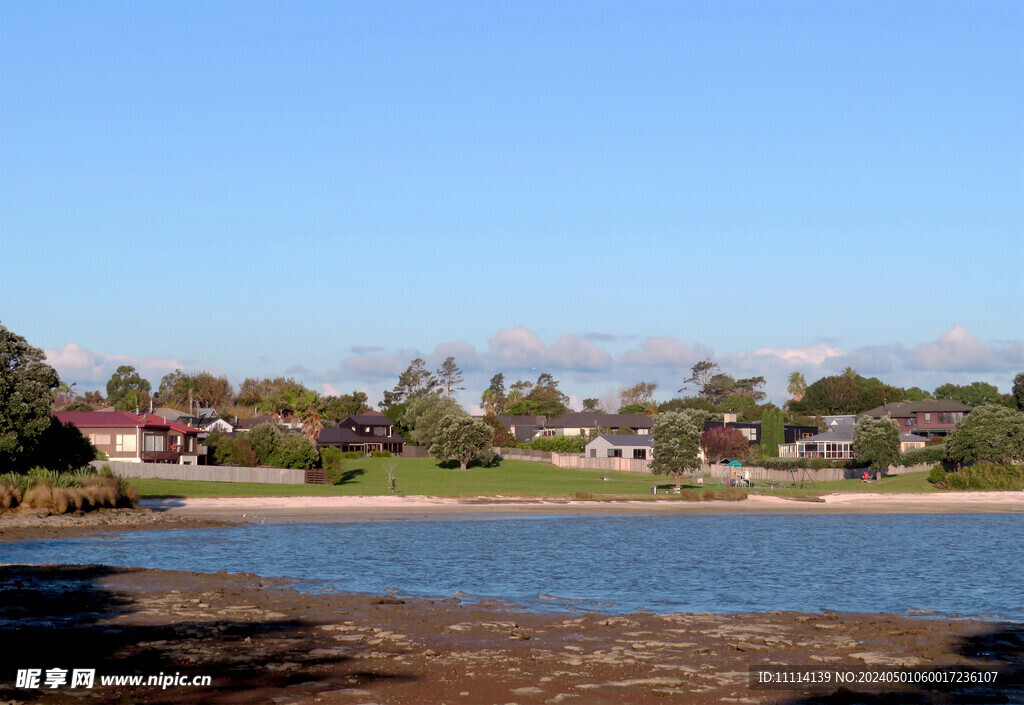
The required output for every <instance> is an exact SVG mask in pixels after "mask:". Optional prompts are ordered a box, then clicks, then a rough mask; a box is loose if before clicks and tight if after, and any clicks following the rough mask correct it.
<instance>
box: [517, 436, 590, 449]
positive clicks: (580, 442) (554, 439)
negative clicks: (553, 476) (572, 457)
mask: <svg viewBox="0 0 1024 705" xmlns="http://www.w3.org/2000/svg"><path fill="white" fill-rule="evenodd" d="M584 445H586V443H585V442H584V439H583V437H582V436H543V437H541V438H534V439H533V440H532V441H530V443H529V445H527V446H526V447H527V448H532V449H533V450H543V451H548V452H551V453H582V452H583V446H584Z"/></svg>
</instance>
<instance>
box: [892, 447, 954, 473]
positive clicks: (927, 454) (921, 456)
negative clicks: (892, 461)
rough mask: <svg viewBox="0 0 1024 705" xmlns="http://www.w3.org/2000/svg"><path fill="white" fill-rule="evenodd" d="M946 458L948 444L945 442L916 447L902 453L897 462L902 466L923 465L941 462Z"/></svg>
mask: <svg viewBox="0 0 1024 705" xmlns="http://www.w3.org/2000/svg"><path fill="white" fill-rule="evenodd" d="M945 458H946V446H945V445H944V444H941V443H940V444H938V445H930V446H925V447H924V448H914V449H913V450H908V451H907V452H906V453H902V454H900V459H899V461H897V464H898V465H900V466H902V467H905V468H907V467H910V466H912V465H922V464H924V463H941V462H942V461H943V460H945Z"/></svg>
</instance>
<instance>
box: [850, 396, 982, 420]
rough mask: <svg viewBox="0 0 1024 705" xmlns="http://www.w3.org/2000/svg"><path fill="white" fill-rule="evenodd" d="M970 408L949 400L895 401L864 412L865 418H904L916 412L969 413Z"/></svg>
mask: <svg viewBox="0 0 1024 705" xmlns="http://www.w3.org/2000/svg"><path fill="white" fill-rule="evenodd" d="M971 410H972V409H971V407H969V406H967V405H966V404H961V403H960V402H958V401H952V400H951V399H939V400H938V401H897V402H893V403H892V404H883V405H882V406H876V407H875V408H874V409H868V410H867V411H865V412H864V414H865V415H866V416H874V417H875V418H876V419H877V418H881V417H882V416H893V417H904V416H912V415H914V414H916V413H918V412H925V413H928V412H931V413H941V412H949V411H963V412H968V411H971Z"/></svg>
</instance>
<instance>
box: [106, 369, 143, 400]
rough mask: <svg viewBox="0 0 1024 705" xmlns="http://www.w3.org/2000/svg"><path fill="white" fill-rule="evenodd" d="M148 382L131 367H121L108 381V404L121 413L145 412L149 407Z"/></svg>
mask: <svg viewBox="0 0 1024 705" xmlns="http://www.w3.org/2000/svg"><path fill="white" fill-rule="evenodd" d="M150 389H151V387H150V384H149V381H148V380H145V379H143V378H142V376H141V375H139V373H138V372H136V371H135V368H134V367H132V366H131V365H121V366H120V367H118V368H117V370H115V371H114V374H112V375H110V379H109V380H108V381H107V402H108V403H109V404H111V405H113V407H114V408H115V409H118V410H120V411H133V410H135V409H138V410H139V411H144V410H145V409H146V407H148V406H149V399H150V397H149V391H150Z"/></svg>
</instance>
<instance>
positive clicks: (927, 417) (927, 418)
mask: <svg viewBox="0 0 1024 705" xmlns="http://www.w3.org/2000/svg"><path fill="white" fill-rule="evenodd" d="M924 422H925V423H931V422H932V415H931V414H930V413H927V412H926V413H925V415H924Z"/></svg>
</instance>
